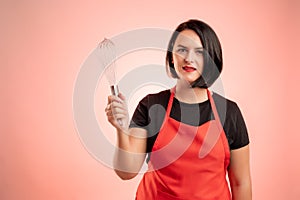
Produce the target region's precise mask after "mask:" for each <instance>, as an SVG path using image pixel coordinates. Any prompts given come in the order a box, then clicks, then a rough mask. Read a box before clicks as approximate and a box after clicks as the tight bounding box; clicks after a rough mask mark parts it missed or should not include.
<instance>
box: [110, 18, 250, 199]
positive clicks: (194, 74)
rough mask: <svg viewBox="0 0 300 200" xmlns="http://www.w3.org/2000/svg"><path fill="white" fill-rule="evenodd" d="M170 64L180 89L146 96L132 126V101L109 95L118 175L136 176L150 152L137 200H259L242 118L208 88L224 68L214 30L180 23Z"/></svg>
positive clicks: (168, 59) (198, 23) (233, 106)
mask: <svg viewBox="0 0 300 200" xmlns="http://www.w3.org/2000/svg"><path fill="white" fill-rule="evenodd" d="M166 67H167V71H168V74H169V75H170V76H172V77H173V78H176V79H177V83H176V86H175V87H174V88H172V89H170V90H165V91H161V92H159V93H157V94H149V95H147V96H146V97H144V98H143V99H142V100H141V101H140V103H139V105H138V106H137V108H136V110H135V112H134V115H133V117H132V119H131V122H130V124H129V119H128V112H127V106H126V103H125V97H124V96H123V95H122V94H120V95H119V97H115V96H109V97H108V105H107V107H106V114H107V118H108V121H109V122H110V123H111V124H112V125H113V126H114V127H115V128H116V131H117V146H118V147H119V149H118V150H116V152H115V159H114V167H115V171H116V173H117V175H118V176H119V177H120V178H122V179H124V180H127V179H131V178H133V177H135V176H136V175H137V173H138V172H139V170H140V169H141V166H142V164H143V162H144V160H145V157H146V156H145V155H146V153H148V158H147V162H148V169H149V170H148V171H147V172H146V173H145V174H144V176H143V179H142V180H141V182H140V184H139V187H138V189H137V193H136V199H138V200H145V199H149V200H152V199H159V200H171V199H172V200H177V199H178V200H187V199H192V200H194V199H195V200H202V199H203V200H204V199H205V200H208V199H209V200H227V199H233V200H249V199H252V197H251V178H250V169H249V168H250V167H249V139H248V133H247V128H246V125H245V123H244V120H243V117H242V114H241V112H240V110H239V108H238V106H237V104H236V103H234V102H232V101H230V100H228V99H225V98H224V97H222V96H220V95H218V94H217V93H212V92H210V91H209V90H208V89H207V88H208V87H210V86H211V85H212V84H213V83H214V81H215V80H216V79H217V78H218V76H219V75H220V72H221V71H222V67H223V61H222V50H221V45H220V42H219V39H218V38H217V35H216V34H215V32H214V31H213V30H212V28H211V27H210V26H209V25H207V24H206V23H204V22H202V21H199V20H189V21H187V22H184V23H182V24H180V25H179V26H178V27H177V28H176V30H175V31H174V33H173V35H172V37H171V40H170V42H169V46H168V52H167V55H166ZM222 102H223V103H222ZM224 106H225V107H226V109H225V111H226V112H223V113H222V111H224ZM162 108H164V109H162ZM222 109H223V110H222ZM222 119H223V120H222ZM120 120H121V121H122V122H123V123H119V122H120ZM120 124H121V125H120ZM227 172H228V177H229V182H230V189H229V186H228V183H227V179H226V175H227Z"/></svg>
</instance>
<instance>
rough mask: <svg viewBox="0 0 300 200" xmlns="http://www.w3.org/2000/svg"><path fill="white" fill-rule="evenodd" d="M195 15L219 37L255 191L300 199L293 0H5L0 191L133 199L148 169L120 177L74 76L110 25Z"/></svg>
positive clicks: (11, 195)
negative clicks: (79, 115)
mask: <svg viewBox="0 0 300 200" xmlns="http://www.w3.org/2000/svg"><path fill="white" fill-rule="evenodd" d="M189 18H199V19H203V20H204V21H206V22H207V23H209V24H210V25H211V26H212V27H213V28H214V29H215V31H216V32H217V34H218V35H219V37H220V40H221V43H222V46H223V51H224V71H223V73H222V80H223V84H224V87H225V90H226V97H228V98H230V99H233V100H234V101H236V102H237V103H238V105H239V106H240V108H241V110H242V112H243V115H244V118H245V121H246V123H247V126H248V129H249V134H250V139H251V171H252V179H253V196H254V198H253V199H264V200H269V199H270V200H279V199H281V200H285V199H289V200H297V199H300V190H299V178H300V170H299V169H300V163H299V161H300V159H299V157H300V156H299V151H300V144H299V139H300V135H299V130H298V124H299V120H298V119H299V117H298V113H299V112H300V108H299V105H298V102H299V100H300V98H299V97H300V96H299V94H298V91H299V89H298V88H299V87H298V85H299V73H300V67H299V65H300V62H299V56H300V55H299V46H300V43H299V35H300V30H299V27H300V20H299V19H300V3H299V1H297V0H273V1H271V0H269V1H243V3H242V2H241V1H226V3H225V1H194V3H193V2H192V1H190V2H189V1H176V0H173V1H161V0H160V1H141V0H135V1H127V2H126V3H125V2H122V1H115V0H110V1H106V2H104V1H103V2H101V1H93V0H87V1H81V2H79V1H58V0H54V1H46V0H27V1H24V0H23V1H11V0H2V1H1V2H0V25H1V32H0V36H1V37H0V40H1V43H0V44H1V45H0V61H1V67H0V70H1V71H0V80H1V86H0V88H1V98H0V105H1V117H0V123H1V126H0V199H1V200H11V199H12V200H15V199H32V200H35V199H36V200H38V199H62V200H65V199H133V196H134V193H135V190H136V187H137V184H138V182H139V180H140V178H141V176H139V177H137V178H135V179H134V180H130V181H121V180H120V179H119V178H118V177H117V176H116V175H115V174H114V172H113V170H111V169H110V168H107V167H105V166H103V165H102V164H100V163H99V162H98V161H97V160H95V159H94V158H93V157H92V156H91V155H90V154H89V153H88V152H87V151H86V150H85V148H84V147H83V145H82V144H81V142H80V139H79V137H78V134H77V132H76V129H75V125H74V122H73V111H72V95H73V88H74V83H75V80H76V76H77V74H78V72H79V70H80V67H81V64H82V63H83V62H84V60H85V59H86V58H87V56H88V55H89V53H90V52H91V51H92V50H93V49H94V48H95V45H96V44H97V43H98V42H99V41H100V40H102V39H103V37H104V36H106V37H107V36H108V37H109V36H113V35H117V34H119V33H122V32H125V31H130V30H132V29H137V28H144V27H160V28H163V29H172V30H173V29H174V28H175V27H176V26H177V25H178V24H179V23H181V22H183V21H185V20H187V19H189ZM100 104H102V105H105V104H106V98H105V99H103V102H100ZM112 134H113V133H112Z"/></svg>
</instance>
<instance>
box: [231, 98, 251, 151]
mask: <svg viewBox="0 0 300 200" xmlns="http://www.w3.org/2000/svg"><path fill="white" fill-rule="evenodd" d="M231 109H232V111H233V112H232V116H231V117H229V119H230V127H229V137H230V138H231V140H230V144H229V145H230V149H231V150H234V149H239V148H242V147H244V146H246V145H248V144H249V136H248V130H247V127H246V123H245V121H244V118H243V115H242V113H241V110H240V109H239V107H238V105H237V104H236V103H233V105H232V108H231Z"/></svg>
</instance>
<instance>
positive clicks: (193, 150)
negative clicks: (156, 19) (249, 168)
mask: <svg viewBox="0 0 300 200" xmlns="http://www.w3.org/2000/svg"><path fill="white" fill-rule="evenodd" d="M174 95H175V88H172V90H171V96H170V99H169V103H168V107H167V111H166V115H165V119H164V122H163V124H162V127H161V129H160V131H159V134H158V136H157V138H156V141H155V143H154V145H153V148H152V153H151V157H150V161H149V162H148V171H147V172H146V173H145V174H144V176H143V178H142V180H141V182H140V184H139V186H138V189H137V193H136V199H137V200H230V199H231V194H230V191H229V187H228V183H227V181H226V173H227V168H228V165H229V162H230V150H229V146H228V141H227V138H226V135H225V132H224V130H223V127H222V125H221V122H220V119H219V116H218V113H217V110H216V106H215V103H214V100H213V98H212V97H211V94H210V92H209V90H207V95H208V98H209V101H210V104H211V107H212V111H213V114H214V118H215V119H214V120H211V121H208V122H206V123H204V124H202V125H201V126H198V127H197V126H191V125H188V124H184V123H182V122H179V121H176V120H175V119H173V118H171V117H170V112H171V108H172V104H173V99H174Z"/></svg>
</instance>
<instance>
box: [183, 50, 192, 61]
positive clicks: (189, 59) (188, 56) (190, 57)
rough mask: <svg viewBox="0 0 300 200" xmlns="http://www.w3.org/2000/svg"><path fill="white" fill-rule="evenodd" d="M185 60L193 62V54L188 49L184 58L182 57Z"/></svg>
mask: <svg viewBox="0 0 300 200" xmlns="http://www.w3.org/2000/svg"><path fill="white" fill-rule="evenodd" d="M184 60H185V62H188V63H192V62H194V55H193V52H192V51H189V52H188V53H187V54H186V56H185V58H184Z"/></svg>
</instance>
